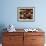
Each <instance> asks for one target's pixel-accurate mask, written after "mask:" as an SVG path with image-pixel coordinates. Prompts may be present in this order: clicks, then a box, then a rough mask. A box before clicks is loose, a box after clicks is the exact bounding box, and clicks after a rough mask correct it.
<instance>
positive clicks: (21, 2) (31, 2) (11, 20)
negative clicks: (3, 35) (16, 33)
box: [0, 0, 46, 32]
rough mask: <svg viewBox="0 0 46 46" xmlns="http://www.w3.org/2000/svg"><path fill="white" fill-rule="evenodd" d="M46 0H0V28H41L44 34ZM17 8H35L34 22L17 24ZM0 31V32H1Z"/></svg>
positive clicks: (45, 27) (45, 28) (45, 29)
mask: <svg viewBox="0 0 46 46" xmlns="http://www.w3.org/2000/svg"><path fill="white" fill-rule="evenodd" d="M45 4H46V0H0V27H1V29H2V27H3V28H4V27H6V26H7V25H9V24H13V25H14V26H15V27H16V28H29V27H30V28H31V27H32V28H37V27H39V28H42V29H43V30H44V31H45V32H46V5H45ZM17 7H35V22H18V21H17ZM1 29H0V31H1Z"/></svg>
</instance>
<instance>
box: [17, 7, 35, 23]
mask: <svg viewBox="0 0 46 46" xmlns="http://www.w3.org/2000/svg"><path fill="white" fill-rule="evenodd" d="M17 20H18V21H22V22H33V21H35V7H18V8H17Z"/></svg>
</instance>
